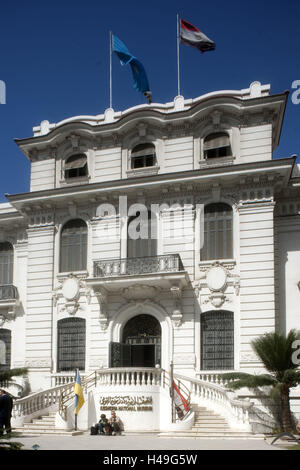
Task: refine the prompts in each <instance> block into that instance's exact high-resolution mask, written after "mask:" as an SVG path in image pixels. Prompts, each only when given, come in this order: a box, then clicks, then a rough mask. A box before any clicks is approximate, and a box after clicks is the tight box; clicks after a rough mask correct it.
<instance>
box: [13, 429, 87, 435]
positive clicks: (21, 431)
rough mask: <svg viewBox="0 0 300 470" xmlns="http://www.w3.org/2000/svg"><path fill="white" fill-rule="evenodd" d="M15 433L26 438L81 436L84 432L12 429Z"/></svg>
mask: <svg viewBox="0 0 300 470" xmlns="http://www.w3.org/2000/svg"><path fill="white" fill-rule="evenodd" d="M13 430H14V431H15V432H17V433H19V434H20V435H26V436H31V435H34V436H38V435H41V434H43V435H45V434H47V435H50V434H52V435H59V436H79V435H81V434H83V432H84V431H68V430H66V429H57V428H54V429H25V428H14V429H13Z"/></svg>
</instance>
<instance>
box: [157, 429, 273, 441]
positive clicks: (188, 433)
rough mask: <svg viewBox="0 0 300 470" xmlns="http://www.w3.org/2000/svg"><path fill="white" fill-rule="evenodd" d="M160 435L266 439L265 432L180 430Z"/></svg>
mask: <svg viewBox="0 0 300 470" xmlns="http://www.w3.org/2000/svg"><path fill="white" fill-rule="evenodd" d="M158 437H162V438H163V437H175V438H176V437H180V438H189V439H190V438H195V439H215V438H218V439H264V437H265V436H264V435H263V434H252V433H246V432H243V433H242V432H238V431H237V432H233V431H230V432H218V433H217V432H214V433H206V432H203V433H195V432H192V431H178V432H169V433H160V434H159V435H158Z"/></svg>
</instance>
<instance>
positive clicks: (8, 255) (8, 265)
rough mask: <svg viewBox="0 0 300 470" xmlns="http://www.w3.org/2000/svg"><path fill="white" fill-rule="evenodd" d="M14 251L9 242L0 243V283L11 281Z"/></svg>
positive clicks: (9, 282) (4, 283) (5, 283)
mask: <svg viewBox="0 0 300 470" xmlns="http://www.w3.org/2000/svg"><path fill="white" fill-rule="evenodd" d="M13 264H14V251H13V247H12V245H11V244H10V243H8V242H5V243H0V284H1V285H7V284H12V283H13Z"/></svg>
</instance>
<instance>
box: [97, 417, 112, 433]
mask: <svg viewBox="0 0 300 470" xmlns="http://www.w3.org/2000/svg"><path fill="white" fill-rule="evenodd" d="M98 429H99V434H102V435H108V436H110V435H111V426H110V424H109V421H108V419H107V418H106V415H104V414H102V415H101V416H100V420H99V423H98Z"/></svg>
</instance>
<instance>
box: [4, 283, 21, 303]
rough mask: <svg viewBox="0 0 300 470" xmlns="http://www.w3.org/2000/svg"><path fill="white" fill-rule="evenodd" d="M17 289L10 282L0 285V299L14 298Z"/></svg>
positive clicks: (15, 297)
mask: <svg viewBox="0 0 300 470" xmlns="http://www.w3.org/2000/svg"><path fill="white" fill-rule="evenodd" d="M17 298H18V289H17V288H16V287H15V286H13V285H12V284H6V285H0V300H16V299H17Z"/></svg>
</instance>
